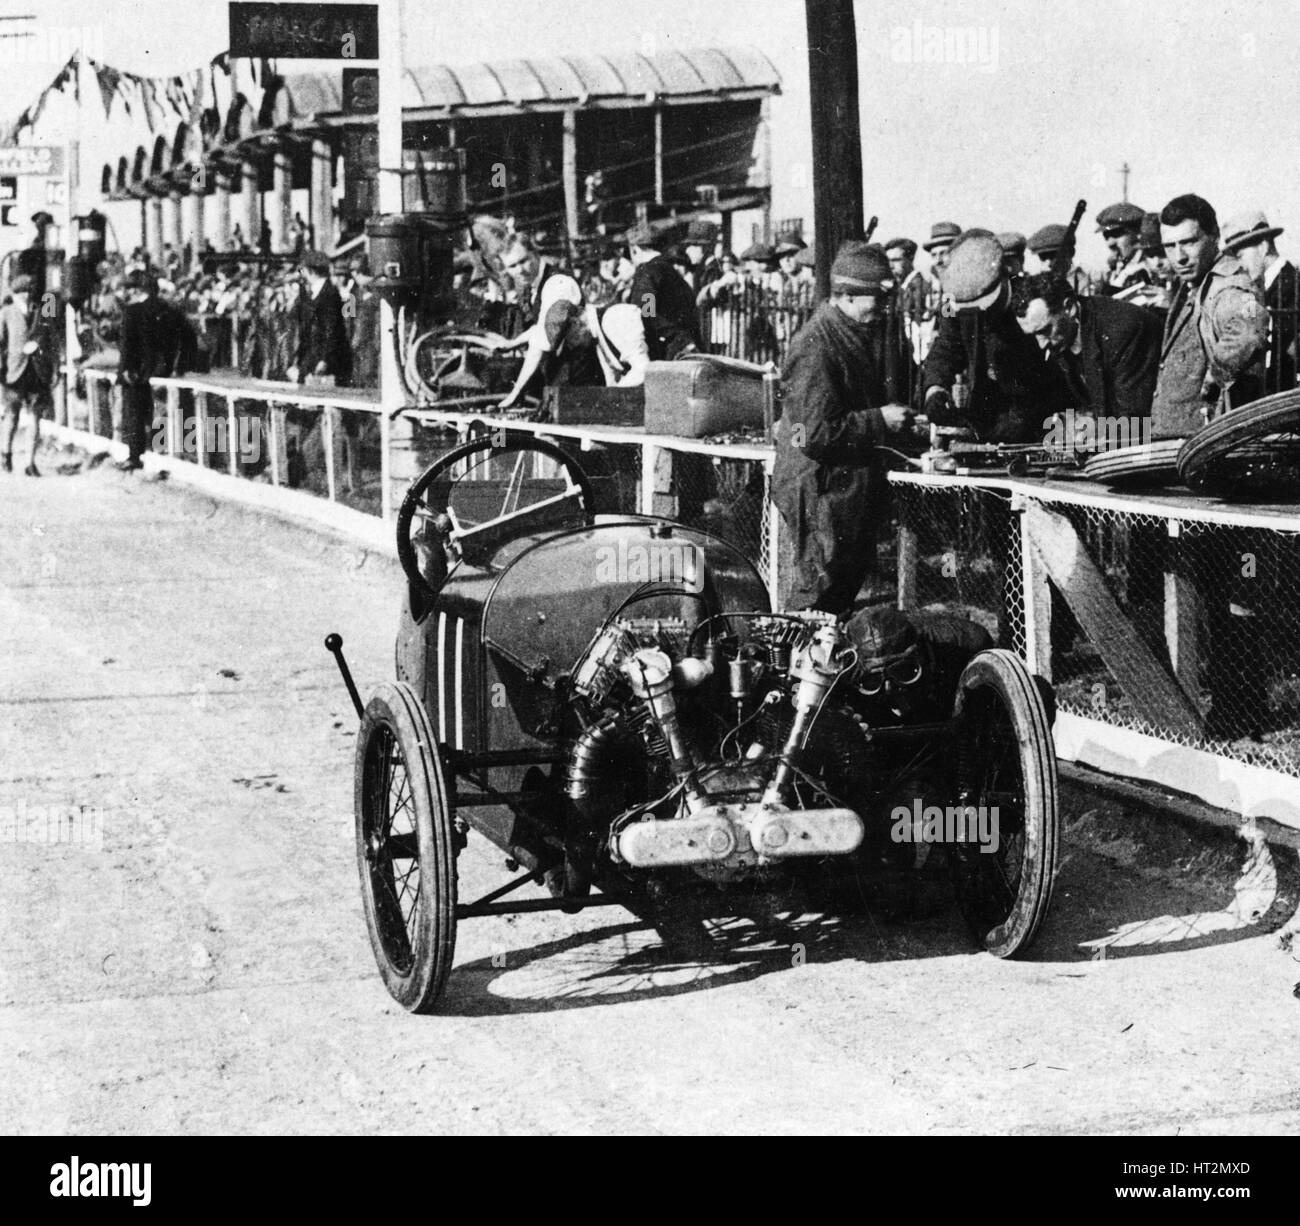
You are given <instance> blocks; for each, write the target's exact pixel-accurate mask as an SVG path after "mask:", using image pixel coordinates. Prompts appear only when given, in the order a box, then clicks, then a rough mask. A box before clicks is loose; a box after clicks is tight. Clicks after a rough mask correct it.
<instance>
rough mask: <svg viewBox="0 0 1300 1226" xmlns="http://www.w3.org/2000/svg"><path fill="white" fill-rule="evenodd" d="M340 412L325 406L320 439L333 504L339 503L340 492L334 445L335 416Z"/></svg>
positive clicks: (326, 481)
mask: <svg viewBox="0 0 1300 1226" xmlns="http://www.w3.org/2000/svg"><path fill="white" fill-rule="evenodd" d="M337 412H338V410H337V409H334V408H330V407H329V406H328V405H323V406H322V407H321V411H320V437H321V447H322V450H323V451H324V452H325V493H326V496H327V497H328V498H329V500H330V501H331V502H337V501H338V497H339V491H338V465H337V464H336V463H335V456H334V445H335V434H336V432H335V429H334V426H335V424H336V423H335V421H334V415H335V413H337Z"/></svg>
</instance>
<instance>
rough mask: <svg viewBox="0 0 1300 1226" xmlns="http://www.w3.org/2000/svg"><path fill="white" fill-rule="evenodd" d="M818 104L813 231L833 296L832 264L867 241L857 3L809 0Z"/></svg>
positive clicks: (825, 288)
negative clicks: (851, 242)
mask: <svg viewBox="0 0 1300 1226" xmlns="http://www.w3.org/2000/svg"><path fill="white" fill-rule="evenodd" d="M804 11H805V17H806V20H807V26H808V85H809V94H810V99H811V103H812V160H813V166H812V172H813V173H812V179H813V228H814V229H815V230H816V239H817V294H818V296H819V297H821V298H825V297H826V295H827V294H828V293H829V291H830V279H831V261H832V260H833V259H834V258H835V252H836V250H837V249H838V248H839V245H840V243H842V242H843V241H844V240H845V239H846V238H861V237H862V131H861V126H860V123H859V120H858V34H857V26H856V25H855V23H854V20H853V0H804Z"/></svg>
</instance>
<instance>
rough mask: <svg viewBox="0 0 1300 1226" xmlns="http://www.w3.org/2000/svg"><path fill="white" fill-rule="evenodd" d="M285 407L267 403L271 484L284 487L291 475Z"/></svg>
mask: <svg viewBox="0 0 1300 1226" xmlns="http://www.w3.org/2000/svg"><path fill="white" fill-rule="evenodd" d="M285 413H286V410H285V407H284V405H282V404H277V403H276V402H275V401H269V402H268V403H267V413H266V418H267V426H268V428H269V430H270V433H271V440H270V441H271V484H272V485H284V484H286V482H287V480H288V475H289V450H288V447H289V444H288V439H287V437H286V435H287V431H286V426H287V424H288V423H287V421H286V419H285Z"/></svg>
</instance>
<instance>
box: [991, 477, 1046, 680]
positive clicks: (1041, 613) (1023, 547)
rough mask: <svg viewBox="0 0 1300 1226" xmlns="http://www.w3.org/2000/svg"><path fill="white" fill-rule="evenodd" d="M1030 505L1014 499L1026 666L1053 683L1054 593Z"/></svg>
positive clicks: (1012, 502)
mask: <svg viewBox="0 0 1300 1226" xmlns="http://www.w3.org/2000/svg"><path fill="white" fill-rule="evenodd" d="M1026 503H1027V499H1025V498H1024V496H1023V495H1020V494H1015V495H1013V496H1012V500H1011V511H1012V514H1013V515H1014V516H1015V519H1016V527H1015V531H1017V532H1019V533H1020V582H1021V594H1022V599H1023V601H1024V605H1025V663H1026V664H1027V665H1028V666H1029V671H1030V672H1031V673H1037V674H1038V675H1039V676H1040V677H1042V678H1043V679H1044V680H1046V681H1050V680H1051V679H1052V589H1051V587H1050V586H1049V584H1048V582H1047V569H1046V567H1044V566H1043V564H1042V560H1041V559H1040V558H1039V557H1038V555H1037V551H1036V550H1035V548H1034V541H1033V537H1032V535H1031V533H1030V530H1029V516H1028V515H1026V514H1025V507H1026ZM1008 544H1010V542H1008ZM1004 590H1005V589H1004ZM1009 620H1010V619H1008V621H1009ZM1006 645H1007V646H1009V644H1006ZM999 646H1003V644H999Z"/></svg>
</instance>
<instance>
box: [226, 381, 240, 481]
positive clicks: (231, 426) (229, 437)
mask: <svg viewBox="0 0 1300 1226" xmlns="http://www.w3.org/2000/svg"><path fill="white" fill-rule="evenodd" d="M226 468H227V469H228V470H229V471H230V475H231V476H232V477H237V476H239V422H238V421H237V420H236V415H235V397H234V396H233V395H230V396H227V397H226Z"/></svg>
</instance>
